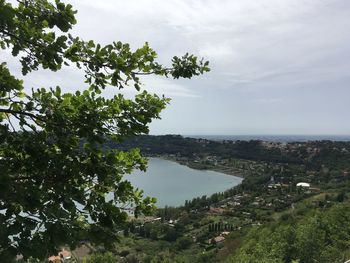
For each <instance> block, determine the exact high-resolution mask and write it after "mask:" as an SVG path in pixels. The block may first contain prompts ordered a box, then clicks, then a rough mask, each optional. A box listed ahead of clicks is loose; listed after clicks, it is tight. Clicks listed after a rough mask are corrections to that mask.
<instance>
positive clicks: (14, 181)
mask: <svg viewBox="0 0 350 263" xmlns="http://www.w3.org/2000/svg"><path fill="white" fill-rule="evenodd" d="M75 14H76V11H75V10H74V9H73V7H72V6H71V5H69V4H65V3H63V2H61V1H60V0H56V1H55V2H51V1H48V0H17V1H16V2H15V3H13V2H12V3H10V2H9V1H5V0H0V47H1V49H3V50H5V49H6V50H11V52H12V55H13V56H14V57H18V58H19V61H20V63H21V65H22V74H23V75H26V74H30V73H31V72H32V71H35V70H38V69H40V68H43V69H47V70H51V71H58V70H60V69H61V68H62V66H69V67H77V68H78V69H80V70H82V71H83V72H84V75H85V83H86V89H85V90H84V91H82V92H80V91H76V92H75V93H63V92H61V89H60V87H58V86H57V87H55V88H38V87H32V90H31V92H28V91H27V92H25V90H24V86H23V81H22V80H21V79H18V78H17V77H16V76H14V75H13V74H12V73H11V72H10V70H9V69H8V67H7V65H6V63H5V61H0V62H2V64H0V257H1V258H3V259H11V258H13V257H15V256H16V255H18V254H21V255H23V257H24V258H28V257H35V258H44V257H46V256H47V255H49V254H51V253H54V252H56V251H57V250H58V249H59V246H60V245H62V244H66V245H69V246H70V247H72V248H74V247H75V246H76V245H77V244H78V242H79V240H81V239H89V240H90V241H91V242H92V243H94V244H104V245H105V246H106V247H108V246H110V245H111V244H112V243H113V241H115V239H116V232H117V231H116V230H117V228H118V226H120V224H121V223H123V222H125V220H126V217H127V214H126V212H125V211H124V210H123V207H124V206H125V205H126V204H131V203H132V204H134V207H135V211H136V213H140V212H142V213H147V212H149V211H150V210H151V209H152V208H153V206H154V200H153V199H152V198H144V197H143V196H142V191H139V190H137V189H134V188H133V187H132V186H131V185H130V183H129V182H127V181H123V175H124V174H126V173H130V172H131V171H132V170H133V169H135V168H137V169H141V170H145V169H146V164H147V162H146V160H145V159H144V158H143V157H142V156H141V155H140V152H139V151H138V150H130V151H117V150H110V149H103V148H102V145H103V144H104V143H105V142H106V140H107V139H109V138H112V139H113V140H114V141H116V142H121V141H123V140H124V139H125V138H126V137H130V136H133V135H138V134H145V133H148V124H149V123H150V122H151V121H152V120H153V119H155V118H159V117H160V115H159V114H160V112H161V110H162V109H164V108H165V106H166V104H167V103H168V102H169V99H167V98H164V97H159V96H157V95H154V94H149V93H148V92H147V91H145V90H141V82H140V76H141V75H151V74H152V75H159V76H164V77H173V78H175V79H177V78H191V77H193V76H196V75H200V74H202V73H204V72H206V71H209V68H208V62H205V61H203V60H199V59H198V58H197V57H195V56H193V55H190V54H185V55H184V56H182V57H174V58H173V59H172V65H171V67H165V66H163V65H161V64H159V63H158V62H157V61H156V57H157V54H156V52H155V51H154V50H153V49H152V48H151V47H149V45H148V44H147V43H146V44H145V45H144V46H143V47H141V48H139V49H137V50H135V51H132V50H131V48H130V46H129V44H126V43H121V42H113V43H112V44H109V45H106V46H101V45H100V44H97V43H95V42H94V41H92V40H90V41H84V40H82V39H81V38H79V37H76V36H73V35H71V34H70V33H69V31H70V30H71V28H72V26H73V25H74V24H75V23H76V20H75ZM107 86H114V87H116V88H119V89H122V88H125V87H129V88H130V86H132V87H134V88H135V89H136V90H137V91H138V93H137V95H136V96H135V98H134V99H127V98H125V97H124V96H123V95H122V94H120V93H118V92H116V95H115V96H114V97H112V98H110V99H107V98H105V97H103V96H102V95H101V91H102V90H103V89H104V88H106V87H107ZM109 192H114V195H113V197H112V198H111V199H108V198H106V195H107V193H109Z"/></svg>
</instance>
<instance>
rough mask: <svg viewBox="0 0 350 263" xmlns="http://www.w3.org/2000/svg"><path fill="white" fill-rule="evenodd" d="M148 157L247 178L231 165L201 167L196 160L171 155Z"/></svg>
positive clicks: (195, 168)
mask: <svg viewBox="0 0 350 263" xmlns="http://www.w3.org/2000/svg"><path fill="white" fill-rule="evenodd" d="M146 157H147V158H159V159H163V160H167V161H172V162H175V163H177V164H180V165H184V166H187V167H188V168H191V169H194V170H202V171H213V172H218V173H222V174H226V175H230V176H235V177H239V178H242V179H244V178H245V177H244V175H243V174H242V173H241V172H239V171H235V170H233V169H232V168H230V167H225V166H221V167H218V166H210V167H208V166H206V167H204V166H201V168H199V167H198V165H196V163H195V162H190V161H189V160H187V161H181V160H178V159H176V158H174V157H171V156H164V155H154V156H146Z"/></svg>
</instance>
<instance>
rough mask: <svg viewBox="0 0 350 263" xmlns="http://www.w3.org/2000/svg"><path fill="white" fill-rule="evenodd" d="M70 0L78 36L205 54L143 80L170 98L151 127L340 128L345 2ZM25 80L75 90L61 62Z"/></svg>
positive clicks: (349, 115)
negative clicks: (201, 70)
mask: <svg viewBox="0 0 350 263" xmlns="http://www.w3.org/2000/svg"><path fill="white" fill-rule="evenodd" d="M66 2H69V1H66ZM70 2H71V3H72V4H73V6H74V7H75V8H76V9H77V10H78V14H77V19H78V24H77V25H76V26H75V28H74V34H76V35H80V36H81V37H82V38H83V39H85V40H88V39H94V40H96V41H97V42H101V43H104V44H107V43H109V42H112V41H115V40H121V41H124V42H129V43H130V44H131V46H132V47H133V48H137V47H140V46H141V45H142V44H143V43H144V42H145V41H148V42H149V43H150V45H151V47H153V48H154V49H155V50H156V51H157V52H158V56H159V60H160V61H161V62H162V63H164V64H169V61H170V59H171V57H172V56H173V55H182V54H184V53H186V52H190V53H193V54H196V55H198V56H204V57H205V59H207V60H209V61H210V66H211V69H212V70H211V72H210V73H208V74H206V75H204V76H202V77H199V78H194V79H192V80H172V79H162V78H155V77H145V78H144V79H143V82H144V83H145V86H144V88H145V89H148V90H150V91H154V92H156V93H158V94H165V95H166V96H169V97H171V98H172V102H171V105H169V106H168V108H167V109H166V110H165V111H164V112H163V114H162V120H157V121H155V122H154V123H153V124H152V125H151V133H153V134H165V133H177V134H187V135H188V134H225V135H229V134H350V122H349V119H350V104H349V99H350V86H349V83H350V31H349V28H350V1H348V0H260V1H259V0H220V1H218V0H202V1H200V0H198V1H191V0H167V1H164V0H129V1H125V0H101V1H95V0H84V1H78V0H76V1H70ZM1 56H2V57H4V56H5V57H7V55H6V54H5V53H4V52H2V53H1ZM9 64H10V67H11V68H12V69H13V70H17V69H18V67H17V66H16V64H15V63H12V62H11V63H9ZM25 84H26V85H27V87H32V86H34V87H37V86H46V87H47V86H55V85H58V84H59V85H61V86H62V87H65V88H66V90H74V89H76V88H77V87H80V88H81V87H83V84H82V77H81V75H80V74H78V73H77V72H76V71H74V70H71V69H69V68H66V69H64V70H62V71H61V72H60V73H59V74H57V73H55V74H52V73H50V72H46V71H45V72H43V71H41V72H37V73H35V74H32V75H31V76H30V77H28V78H26V82H25ZM116 92H118V91H117V90H116V89H112V88H109V89H108V90H107V91H106V93H107V94H113V93H116ZM126 92H127V93H130V94H131V93H132V91H131V90H129V91H126Z"/></svg>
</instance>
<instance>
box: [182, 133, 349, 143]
mask: <svg viewBox="0 0 350 263" xmlns="http://www.w3.org/2000/svg"><path fill="white" fill-rule="evenodd" d="M183 136H184V137H190V138H197V139H199V138H200V139H207V140H214V141H222V140H232V141H237V140H240V141H250V140H261V141H268V142H307V141H323V140H329V141H350V135H183Z"/></svg>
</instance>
